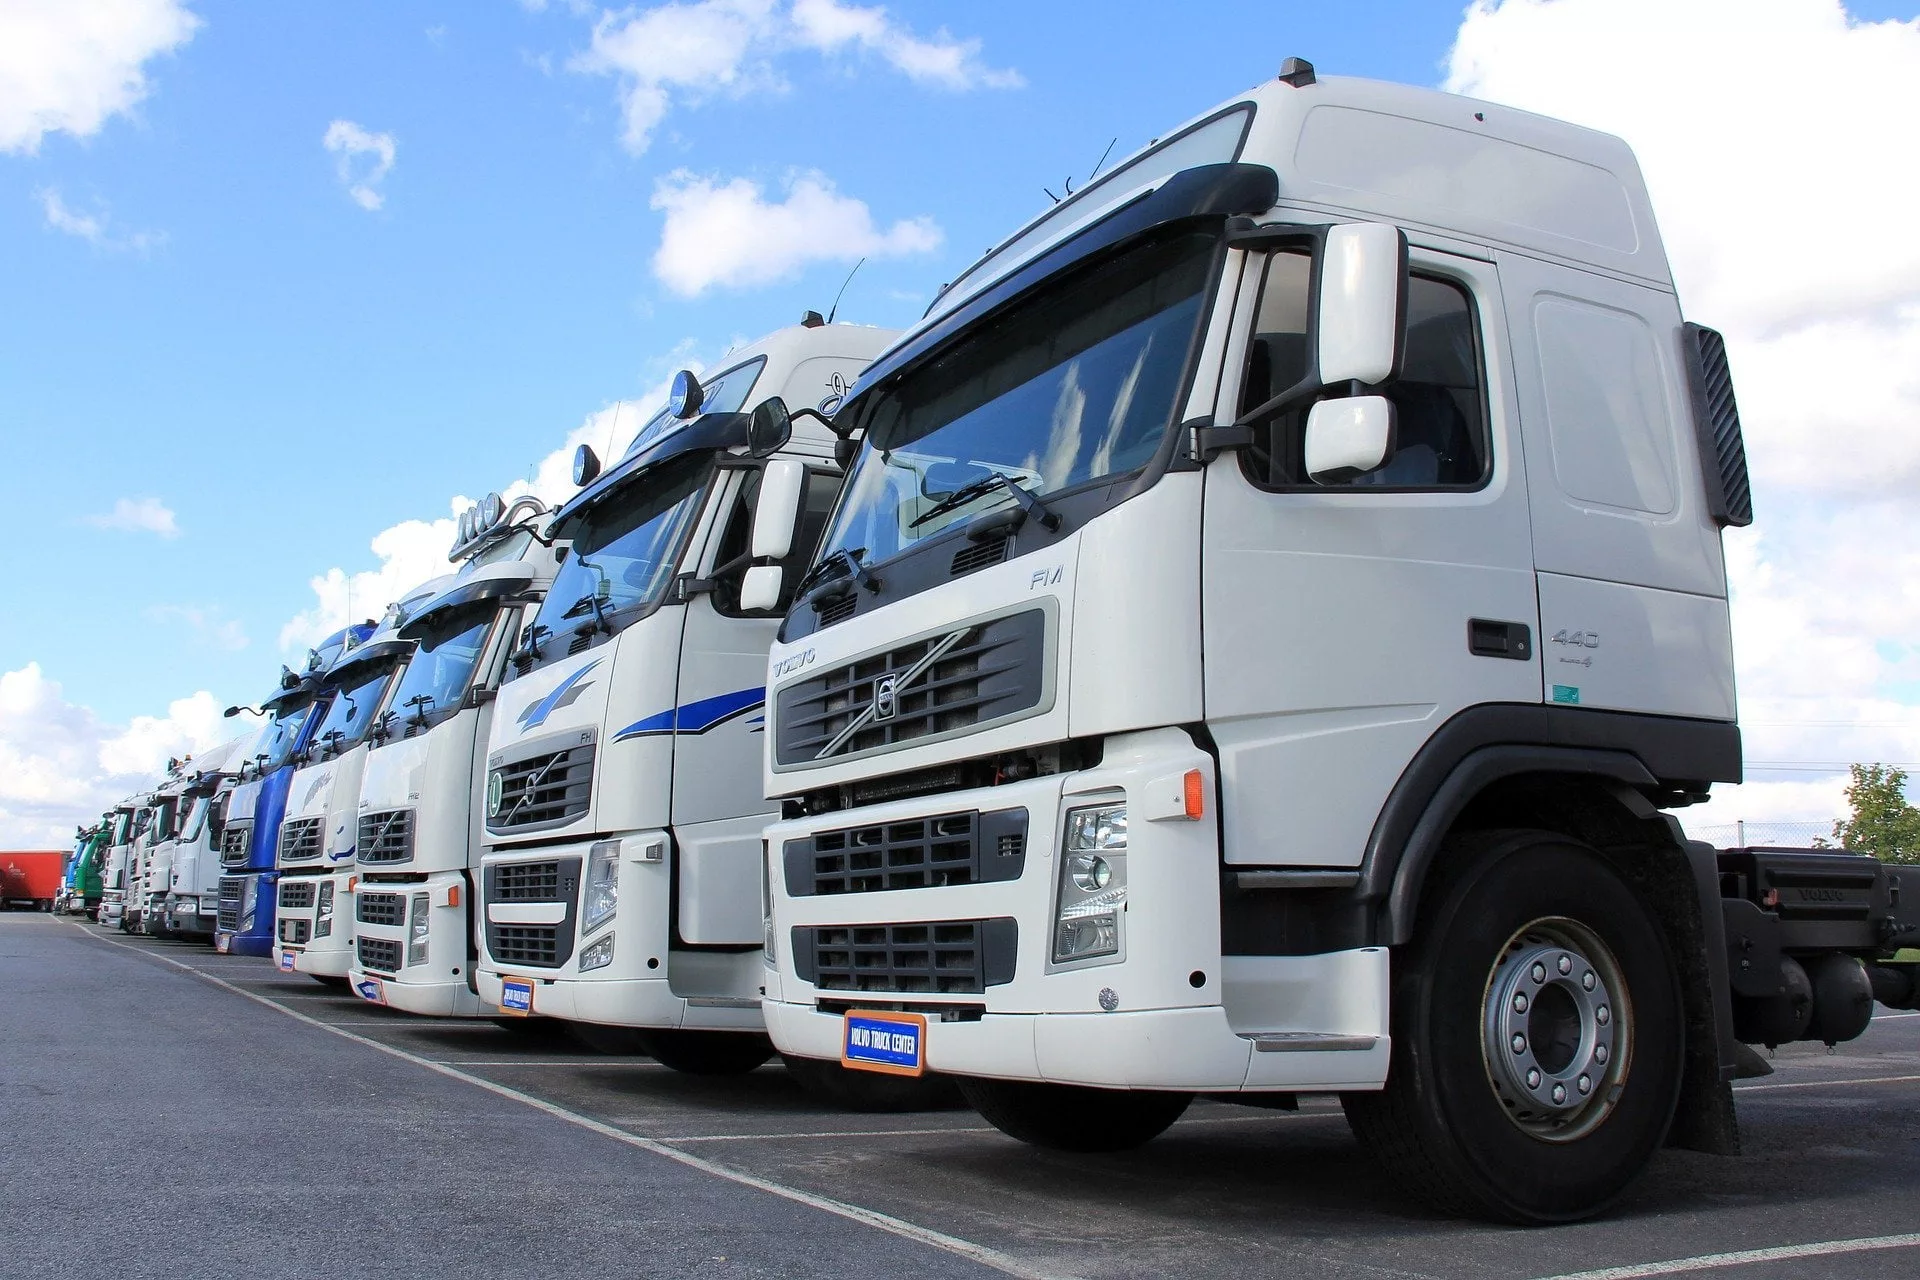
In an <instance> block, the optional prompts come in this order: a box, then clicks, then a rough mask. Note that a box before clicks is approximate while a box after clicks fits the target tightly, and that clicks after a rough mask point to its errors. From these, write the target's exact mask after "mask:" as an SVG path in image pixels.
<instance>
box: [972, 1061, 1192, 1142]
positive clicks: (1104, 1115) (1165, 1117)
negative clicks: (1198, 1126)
mask: <svg viewBox="0 0 1920 1280" xmlns="http://www.w3.org/2000/svg"><path fill="white" fill-rule="evenodd" d="M960 1092H961V1094H962V1095H963V1096H964V1097H965V1098H966V1100H967V1101H968V1102H970V1103H972V1104H973V1109H974V1110H975V1111H978V1112H979V1113H980V1114H981V1115H982V1116H984V1117H986V1120H987V1123H988V1124H991V1125H992V1126H993V1127H994V1128H996V1129H998V1130H999V1131H1000V1132H1002V1133H1004V1134H1006V1135H1007V1136H1008V1137H1010V1138H1018V1139H1020V1141H1022V1142H1029V1143H1032V1144H1033V1145H1034V1146H1036V1147H1048V1148H1051V1149H1052V1150H1055V1151H1089V1152H1106V1151H1131V1150H1132V1149H1133V1148H1135V1147H1138V1146H1141V1145H1143V1144H1145V1143H1148V1142H1151V1141H1153V1140H1154V1139H1155V1138H1157V1137H1159V1136H1160V1135H1161V1134H1162V1133H1165V1132H1166V1130H1167V1126H1168V1125H1171V1124H1172V1123H1173V1122H1174V1121H1175V1120H1178V1119H1179V1118H1180V1117H1181V1115H1183V1114H1184V1113H1185V1112H1186V1109H1187V1104H1188V1103H1190V1102H1192V1101H1193V1095H1192V1094H1190V1093H1172V1092H1167V1091H1162V1090H1158V1089H1094V1088H1089V1087H1087V1086H1085V1085H1072V1084H1040V1083H1035V1082H1031V1081H1025V1080H980V1079H974V1078H968V1079H963V1080H962V1081H961V1082H960Z"/></svg>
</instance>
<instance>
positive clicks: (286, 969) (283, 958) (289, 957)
mask: <svg viewBox="0 0 1920 1280" xmlns="http://www.w3.org/2000/svg"><path fill="white" fill-rule="evenodd" d="M280 972H282V973H292V972H293V952H291V951H282V952H281V953H280Z"/></svg>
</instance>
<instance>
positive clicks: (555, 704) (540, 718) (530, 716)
mask: <svg viewBox="0 0 1920 1280" xmlns="http://www.w3.org/2000/svg"><path fill="white" fill-rule="evenodd" d="M599 665H600V659H598V658H595V659H594V660H593V661H592V662H589V663H588V664H587V665H586V666H584V667H582V668H580V669H579V670H578V671H576V672H574V673H573V674H572V675H570V676H568V677H567V678H566V679H565V680H562V681H561V682H560V683H559V684H558V685H556V686H554V690H553V692H552V693H550V694H548V695H547V696H546V697H544V698H542V699H540V701H538V702H536V703H534V704H533V705H532V706H530V707H528V708H527V709H526V710H525V711H522V712H521V713H520V732H522V733H525V732H527V731H528V730H529V729H538V728H539V727H540V726H541V725H543V724H545V723H546V722H547V717H548V716H550V715H552V714H553V713H554V712H555V711H556V710H558V709H559V708H560V707H562V706H565V705H566V703H567V702H570V701H572V699H570V698H567V695H568V694H569V693H573V690H574V686H575V685H577V684H580V677H582V676H584V675H586V674H587V672H589V671H591V670H593V669H594V668H595V667H597V666H599ZM586 690H587V686H585V685H580V693H585V692H586ZM579 696H580V694H579V693H574V697H576V698H577V697H579ZM563 699H564V701H563Z"/></svg>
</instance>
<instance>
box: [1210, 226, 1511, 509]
mask: <svg viewBox="0 0 1920 1280" xmlns="http://www.w3.org/2000/svg"><path fill="white" fill-rule="evenodd" d="M1310 271H1311V263H1310V260H1309V259H1308V258H1307V256H1306V255H1305V254H1301V253H1276V254H1274V255H1273V256H1272V258H1271V259H1270V260H1269V261H1268V263H1267V268H1266V278H1265V280H1264V281H1263V282H1262V284H1261V289H1260V305H1259V307H1258V308H1257V309H1256V313H1255V319H1254V333H1253V336H1252V338H1251V339H1250V340H1249V342H1248V346H1247V368H1246V376H1245V379H1244V381H1243V382H1242V384H1241V392H1240V403H1239V405H1238V412H1239V413H1242V414H1245V413H1249V412H1251V411H1252V410H1254V409H1256V408H1258V407H1259V406H1260V405H1261V404H1263V403H1265V402H1266V401H1268V400H1270V399H1272V398H1273V397H1274V396H1276V395H1278V394H1280V393H1281V392H1283V391H1285V390H1287V388H1289V387H1291V386H1293V385H1294V384H1296V383H1298V382H1300V381H1301V380H1302V379H1303V378H1305V377H1306V376H1307V373H1308V369H1307V358H1308V357H1307V334H1308V328H1309V319H1310V317H1309V315H1308V311H1309V305H1310V302H1309V300H1310V296H1311V295H1310V287H1309V275H1310ZM1475 333H1476V330H1475V326H1474V321H1473V303H1472V301H1471V299H1469V297H1468V296H1467V291H1466V290H1465V289H1463V288H1462V287H1461V286H1459V285H1458V284H1455V283H1454V282H1452V281H1450V280H1442V279H1439V278H1437V277H1434V276H1421V275H1416V276H1414V277H1413V278H1412V279H1411V280H1409V281H1408V282H1407V333H1406V356H1405V359H1404V360H1403V361H1402V368H1401V373H1400V376H1399V377H1398V378H1396V379H1395V380H1394V381H1393V382H1391V383H1388V384H1387V385H1386V386H1385V387H1383V388H1381V394H1383V395H1385V396H1386V397H1387V399H1389V400H1391V401H1392V402H1393V407H1394V424H1395V425H1394V450H1393V454H1392V456H1391V457H1390V458H1389V459H1388V461H1387V464H1386V465H1385V466H1383V467H1381V468H1379V469H1378V470H1376V471H1370V472H1368V473H1366V474H1365V475H1360V476H1355V477H1354V478H1353V479H1352V480H1349V481H1346V482H1344V483H1343V484H1335V485H1327V486H1321V485H1316V484H1314V482H1313V481H1312V480H1310V479H1309V478H1308V477H1307V474H1306V468H1305V466H1304V464H1303V459H1304V457H1305V452H1306V430H1307V410H1308V408H1309V407H1310V406H1309V405H1306V404H1300V405H1297V406H1295V407H1294V408H1291V409H1289V410H1286V411H1285V412H1282V413H1279V414H1276V415H1275V416H1273V417H1271V418H1268V419H1267V420H1265V421H1263V422H1257V423H1255V424H1253V444H1252V446H1251V447H1250V448H1248V449H1246V450H1245V451H1243V453H1242V454H1241V460H1242V466H1244V467H1245V468H1246V471H1247V475H1248V478H1249V479H1251V480H1252V481H1253V482H1254V483H1255V484H1258V485H1261V486H1264V487H1266V488H1273V489H1291V488H1309V487H1311V488H1323V487H1324V488H1353V489H1471V488H1475V487H1477V486H1479V484H1480V483H1481V482H1482V480H1483V479H1484V478H1485V476H1486V474H1487V445H1486V439H1487V428H1486V393H1485V389H1484V387H1483V385H1482V378H1481V373H1480V370H1481V359H1480V349H1479V344H1478V342H1477V340H1476V337H1475Z"/></svg>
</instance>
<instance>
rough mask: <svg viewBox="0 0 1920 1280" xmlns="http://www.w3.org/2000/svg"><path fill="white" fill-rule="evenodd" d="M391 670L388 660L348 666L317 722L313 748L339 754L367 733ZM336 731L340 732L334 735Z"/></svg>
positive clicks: (371, 725)
mask: <svg viewBox="0 0 1920 1280" xmlns="http://www.w3.org/2000/svg"><path fill="white" fill-rule="evenodd" d="M393 671H394V668H393V664H391V663H369V664H368V665H366V666H360V665H358V664H355V665H354V666H353V667H351V668H349V669H348V670H347V672H346V674H345V677H344V679H342V680H341V681H340V682H339V683H338V684H337V685H336V686H335V692H334V695H333V704H332V705H331V706H329V707H328V708H327V718H326V719H324V720H322V721H321V722H320V728H319V730H318V731H317V732H316V733H315V734H314V738H313V741H314V745H315V749H316V750H321V751H332V752H334V753H335V754H338V753H339V752H342V751H345V750H347V748H349V747H352V746H355V745H357V744H358V743H359V741H360V740H361V739H362V738H364V737H366V736H367V730H368V729H370V728H372V727H373V713H374V712H376V711H378V710H379V709H380V696H381V695H382V694H384V693H385V692H386V691H387V682H388V681H389V680H391V679H393ZM335 733H338V734H339V735H340V736H339V737H338V738H334V737H333V736H332V735H333V734H335Z"/></svg>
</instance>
